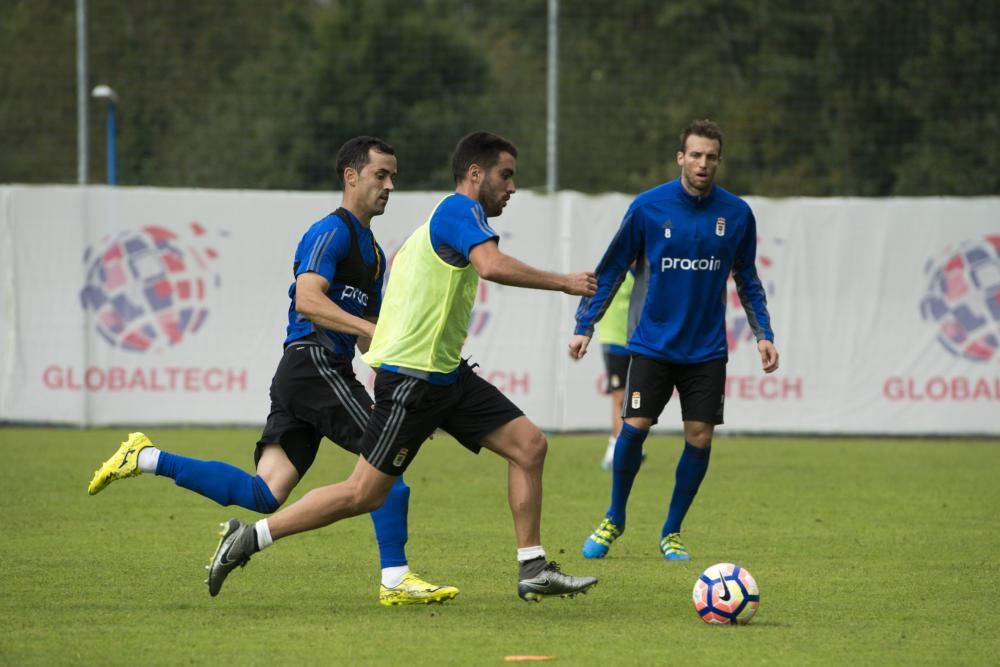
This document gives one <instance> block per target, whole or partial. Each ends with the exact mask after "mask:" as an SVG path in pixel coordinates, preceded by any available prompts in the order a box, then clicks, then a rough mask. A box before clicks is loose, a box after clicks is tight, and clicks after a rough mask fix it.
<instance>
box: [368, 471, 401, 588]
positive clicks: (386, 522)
mask: <svg viewBox="0 0 1000 667" xmlns="http://www.w3.org/2000/svg"><path fill="white" fill-rule="evenodd" d="M409 510H410V487H409V486H407V485H406V482H404V481H403V478H402V476H400V477H397V478H396V483H395V484H393V485H392V488H391V489H389V495H388V496H387V497H386V499H385V502H384V503H382V507H379V508H378V509H377V510H375V511H374V512H372V513H371V517H372V523H373V524H375V540H376V541H377V542H378V554H379V558H380V559H381V561H382V567H383V568H387V567H398V566H400V565H406V540H407V539H409V534H408V532H407V527H406V526H407V518H406V517H407V514H408V513H409Z"/></svg>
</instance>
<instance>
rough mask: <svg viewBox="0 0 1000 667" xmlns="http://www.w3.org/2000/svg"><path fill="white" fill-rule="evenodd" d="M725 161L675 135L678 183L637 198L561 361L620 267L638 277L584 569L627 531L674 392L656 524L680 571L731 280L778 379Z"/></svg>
mask: <svg viewBox="0 0 1000 667" xmlns="http://www.w3.org/2000/svg"><path fill="white" fill-rule="evenodd" d="M721 159H722V133H721V132H720V131H719V126H718V125H717V124H716V123H715V122H713V121H711V120H707V119H706V120H697V121H693V122H692V123H690V124H689V125H688V126H687V127H686V128H684V130H683V132H682V133H681V136H680V146H679V150H678V152H677V164H678V165H679V166H680V168H681V175H680V177H679V178H677V179H676V180H673V181H670V182H668V183H664V184H662V185H659V186H657V187H655V188H653V189H652V190H647V191H646V192H644V193H642V194H640V195H639V196H638V197H636V198H635V200H633V201H632V204H631V205H630V206H629V208H628V210H627V211H626V213H625V218H624V219H623V220H622V223H621V226H620V227H619V229H618V232H617V233H616V234H615V236H614V238H613V239H612V240H611V244H610V245H609V246H608V249H607V251H606V252H605V254H604V257H603V258H602V259H601V261H600V263H599V264H598V266H597V270H596V274H597V292H596V293H595V294H594V296H592V297H584V298H583V299H581V301H580V306H579V308H577V311H576V329H575V331H574V335H573V336H572V338H570V341H569V354H570V356H571V357H572V358H574V359H580V358H581V357H583V355H584V354H586V352H587V346H588V345H589V344H590V338H591V335H592V334H593V331H594V323H595V322H597V321H599V320H600V319H601V317H602V316H603V315H604V312H605V311H606V309H607V308H608V306H609V304H610V302H611V299H612V297H613V296H614V294H615V292H616V291H617V290H618V287H619V286H620V285H621V283H622V281H623V280H624V278H625V274H626V272H627V271H628V268H629V265H630V264H631V263H632V262H633V261H635V262H636V266H637V273H636V278H635V287H634V288H633V294H632V308H638V307H641V313H640V315H639V318H638V323H637V325H636V327H635V329H634V330H633V332H632V334H631V336H630V338H629V341H628V351H629V353H630V355H631V359H630V361H629V370H628V377H627V379H626V381H625V405H624V408H623V411H622V417H623V419H624V424H623V426H622V430H621V433H620V434H619V436H618V440H617V442H616V443H615V454H614V462H613V464H612V470H613V473H614V474H613V481H612V487H611V505H610V507H609V508H608V511H607V513H606V514H605V517H604V519H602V520H601V522H600V525H598V527H597V529H596V530H594V532H593V533H591V535H590V537H588V538H587V541H586V542H585V543H584V545H583V555H584V557H586V558H603V557H604V556H605V555H607V553H608V550H609V549H610V548H611V544H612V543H613V542H614V541H615V540H616V539H617V538H619V537H621V535H622V534H623V533H624V532H625V523H626V521H625V519H626V517H625V514H626V505H627V504H628V497H629V493H630V492H631V490H632V483H633V482H634V481H635V476H636V475H637V474H638V472H639V468H640V466H641V465H642V445H643V442H644V441H645V439H646V436H647V434H648V433H649V429H650V428H651V427H652V426H653V424H655V423H656V422H657V419H658V418H659V415H660V413H661V412H662V411H663V408H664V407H665V406H666V404H667V401H668V400H670V396H671V394H672V393H673V391H674V388H675V387H676V389H677V392H678V394H679V395H680V401H681V417H682V419H683V421H684V451H683V453H682V454H681V457H680V461H679V462H678V464H677V473H676V479H675V484H674V491H673V495H672V496H671V499H670V508H669V510H668V513H667V519H666V521H665V523H664V524H663V530H662V533H661V539H660V552H661V553H662V554H663V557H664V558H665V559H667V560H688V558H689V555H688V551H687V548H686V547H685V545H684V543H683V542H682V541H681V535H680V533H681V523H682V522H683V520H684V516H685V515H686V514H687V511H688V509H689V508H690V507H691V503H692V501H693V500H694V497H695V494H697V492H698V487H699V486H700V484H701V481H702V479H704V477H705V472H706V471H707V470H708V461H709V456H710V454H711V452H712V435H713V433H714V431H715V427H716V425H718V424H721V423H723V407H724V400H725V386H726V361H727V359H728V347H727V344H726V300H725V295H726V283H727V280H728V277H729V274H730V273H732V275H733V279H734V281H735V282H736V289H737V290H738V292H739V296H740V302H741V303H742V304H743V308H744V309H745V310H746V314H747V320H748V321H749V323H750V327H751V329H752V330H753V333H754V336H755V337H756V339H757V349H758V351H759V352H760V360H761V367H762V368H763V370H764V372H765V373H772V372H774V371H775V370H776V369H777V368H778V352H777V350H776V349H775V347H774V332H773V331H772V330H771V323H770V317H769V315H768V312H767V299H766V297H765V295H764V287H763V286H762V285H761V282H760V279H759V278H758V277H757V269H756V266H755V261H756V254H757V223H756V221H755V220H754V216H753V212H752V211H751V210H750V206H749V205H748V204H747V203H746V202H745V201H744V200H743V199H741V198H739V197H737V196H735V195H733V194H732V193H729V192H727V191H726V190H723V189H722V188H721V187H719V186H717V185H715V184H714V181H715V174H716V171H717V170H718V168H719V163H720V161H721Z"/></svg>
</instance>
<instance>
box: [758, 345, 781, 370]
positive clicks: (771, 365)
mask: <svg viewBox="0 0 1000 667" xmlns="http://www.w3.org/2000/svg"><path fill="white" fill-rule="evenodd" d="M757 351H758V352H760V366H761V368H763V369H764V372H765V373H773V372H774V371H776V370H778V350H777V348H776V347H774V343H772V342H771V341H769V340H765V339H761V340H759V341H757Z"/></svg>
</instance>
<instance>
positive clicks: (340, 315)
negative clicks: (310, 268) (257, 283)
mask: <svg viewBox="0 0 1000 667" xmlns="http://www.w3.org/2000/svg"><path fill="white" fill-rule="evenodd" d="M329 287H330V283H329V282H328V281H327V279H326V278H324V277H323V276H321V275H320V274H318V273H311V272H309V273H300V274H299V277H298V278H296V279H295V309H296V310H297V311H298V312H299V314H300V315H302V317H304V318H306V319H307V320H309V321H310V322H312V323H313V324H318V325H319V326H321V327H323V328H324V329H330V330H332V331H340V332H343V333H346V334H351V335H353V336H365V337H367V338H371V337H372V336H373V335H375V325H374V324H373V323H371V322H369V321H368V320H365V319H362V318H360V317H357V316H355V315H351V314H350V313H349V312H347V311H346V310H344V309H343V308H341V307H340V306H338V305H337V304H335V303H334V302H333V301H331V300H330V298H329V297H328V296H327V295H326V290H327V289H328V288H329Z"/></svg>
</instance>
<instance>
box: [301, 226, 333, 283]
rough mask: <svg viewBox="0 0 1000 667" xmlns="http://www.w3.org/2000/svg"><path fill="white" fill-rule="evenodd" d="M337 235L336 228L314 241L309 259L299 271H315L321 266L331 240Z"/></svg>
mask: <svg viewBox="0 0 1000 667" xmlns="http://www.w3.org/2000/svg"><path fill="white" fill-rule="evenodd" d="M336 235H337V229H336V228H334V229H333V230H332V231H329V232H325V233H323V234H322V235H321V236H320V237H319V238H317V239H316V241H315V243H313V247H312V251H310V253H309V261H308V262H306V265H305V267H304V268H303V269H302V270H301V271H299V273H304V272H306V271H315V270H316V269H317V268H318V267H319V263H320V261H322V258H323V255H324V254H325V253H326V249H327V248H328V247H329V246H330V241H332V240H333V237H334V236H336Z"/></svg>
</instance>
